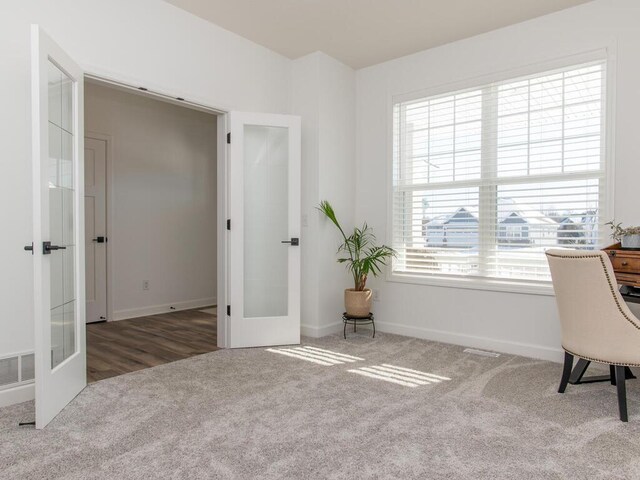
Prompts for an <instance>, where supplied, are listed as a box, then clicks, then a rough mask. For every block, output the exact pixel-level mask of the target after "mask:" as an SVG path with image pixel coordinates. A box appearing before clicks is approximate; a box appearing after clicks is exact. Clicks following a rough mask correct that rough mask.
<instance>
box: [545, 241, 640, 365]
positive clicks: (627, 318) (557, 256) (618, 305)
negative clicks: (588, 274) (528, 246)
mask: <svg viewBox="0 0 640 480" xmlns="http://www.w3.org/2000/svg"><path fill="white" fill-rule="evenodd" d="M545 255H546V256H547V257H554V258H573V259H583V258H597V259H599V260H600V264H601V265H602V271H603V272H604V275H605V277H606V278H607V283H608V284H609V290H610V291H611V296H612V297H613V300H614V301H615V302H616V306H617V307H618V311H619V312H620V313H621V314H622V316H623V317H624V318H625V319H626V320H627V322H629V323H630V324H631V325H633V326H634V327H635V328H636V329H637V330H640V326H638V324H636V322H634V321H633V320H632V319H631V318H629V316H628V315H627V314H626V313H625V312H624V310H622V306H621V305H620V302H619V301H618V297H617V296H616V290H615V288H614V286H613V283H611V277H610V276H609V272H607V266H606V265H605V263H604V259H603V258H602V255H553V254H550V253H547V252H545ZM569 353H571V352H569ZM585 358H586V357H585ZM587 360H588V359H587ZM597 361H599V360H596V362H597ZM604 363H607V362H604ZM639 366H640V365H639Z"/></svg>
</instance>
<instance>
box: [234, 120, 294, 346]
mask: <svg viewBox="0 0 640 480" xmlns="http://www.w3.org/2000/svg"><path fill="white" fill-rule="evenodd" d="M229 127H230V131H231V136H230V139H231V145H230V150H229V179H230V180H229V184H228V185H229V216H230V218H231V224H230V226H231V229H230V231H229V232H227V235H228V236H227V242H228V250H229V257H228V258H229V263H228V276H229V284H228V285H229V294H228V299H227V300H228V301H227V304H228V309H227V312H228V314H229V317H228V318H224V319H223V320H224V321H225V332H226V340H227V341H226V344H227V345H228V346H230V347H232V348H234V347H257V346H267V345H285V344H296V343H300V246H299V240H300V238H299V237H300V118H299V117H294V116H291V115H272V114H259V113H244V112H232V113H230V114H229Z"/></svg>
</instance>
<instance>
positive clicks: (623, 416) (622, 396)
mask: <svg viewBox="0 0 640 480" xmlns="http://www.w3.org/2000/svg"><path fill="white" fill-rule="evenodd" d="M615 370H616V387H617V389H618V409H619V410H620V420H622V421H623V422H628V421H629V417H628V416H627V390H626V385H625V380H626V379H627V378H626V377H627V373H626V371H625V368H624V367H623V366H620V365H616V368H615Z"/></svg>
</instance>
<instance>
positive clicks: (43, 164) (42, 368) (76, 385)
mask: <svg viewBox="0 0 640 480" xmlns="http://www.w3.org/2000/svg"><path fill="white" fill-rule="evenodd" d="M82 82H83V73H82V71H81V70H80V68H79V67H78V66H77V65H76V64H75V63H74V62H73V61H72V60H71V59H70V58H69V57H68V56H67V55H66V54H65V53H64V52H63V51H62V50H61V49H60V48H59V47H58V46H57V45H56V44H55V43H54V42H53V41H52V40H51V39H50V38H49V37H48V36H47V35H45V34H44V33H43V32H42V31H41V30H40V29H39V28H38V27H37V26H33V27H32V108H33V124H32V129H33V131H32V141H33V172H34V184H33V192H34V198H33V200H34V243H33V246H32V254H33V257H34V279H35V284H34V302H35V304H34V317H35V362H36V363H35V382H36V427H37V428H43V427H44V426H46V425H47V424H48V423H49V422H50V421H51V420H52V419H53V418H54V417H55V416H56V415H57V414H58V413H59V412H60V411H61V410H62V409H63V408H64V407H65V406H66V405H67V404H68V403H69V401H71V400H72V399H73V398H74V397H75V396H76V395H77V394H78V393H79V392H80V391H81V390H82V389H83V388H84V386H85V385H86V360H85V330H84V242H83V238H84V235H82V236H81V235H80V234H79V232H84V228H83V224H84V217H83V209H82V205H83V200H84V193H83V182H82V179H83V178H84V177H83V162H82V152H83V136H84V133H83V121H82V119H83V115H82V110H83V107H82V105H83V102H82V99H83V88H82ZM78 179H80V181H78Z"/></svg>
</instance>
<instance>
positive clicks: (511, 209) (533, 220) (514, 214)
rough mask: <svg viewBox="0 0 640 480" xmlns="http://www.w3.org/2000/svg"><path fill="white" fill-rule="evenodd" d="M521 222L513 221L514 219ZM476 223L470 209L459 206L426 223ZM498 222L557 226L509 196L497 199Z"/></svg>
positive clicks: (549, 219)
mask: <svg viewBox="0 0 640 480" xmlns="http://www.w3.org/2000/svg"><path fill="white" fill-rule="evenodd" d="M517 218H519V219H522V222H514V219H517ZM464 222H467V223H478V218H477V216H476V215H475V214H474V212H473V211H472V210H471V209H468V208H465V207H460V208H458V209H457V210H456V211H455V212H453V213H452V214H449V215H439V216H437V217H435V218H433V219H432V220H431V221H429V222H427V223H426V226H427V228H429V227H432V228H433V227H441V226H443V225H448V224H451V223H464ZM498 223H526V224H528V225H540V226H545V225H548V226H557V222H556V221H555V220H553V219H552V218H550V217H548V216H547V215H545V214H544V213H542V212H540V211H538V210H536V209H535V208H534V207H532V206H530V205H526V204H519V203H516V202H515V201H514V200H513V199H511V198H501V199H499V201H498Z"/></svg>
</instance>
